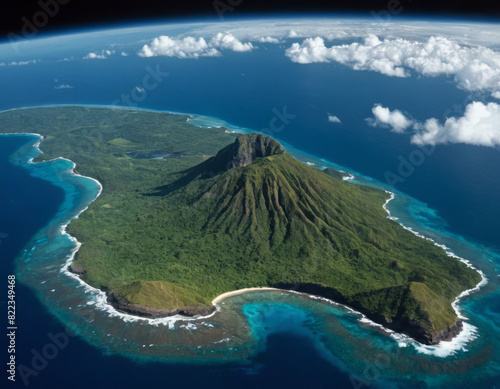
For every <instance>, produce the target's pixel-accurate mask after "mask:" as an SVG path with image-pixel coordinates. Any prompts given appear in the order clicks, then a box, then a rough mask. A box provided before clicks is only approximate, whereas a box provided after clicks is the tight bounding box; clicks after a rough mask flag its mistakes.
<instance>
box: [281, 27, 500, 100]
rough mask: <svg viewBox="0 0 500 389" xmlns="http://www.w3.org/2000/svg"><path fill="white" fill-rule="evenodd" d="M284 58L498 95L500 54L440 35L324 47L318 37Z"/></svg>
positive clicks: (292, 49)
mask: <svg viewBox="0 0 500 389" xmlns="http://www.w3.org/2000/svg"><path fill="white" fill-rule="evenodd" d="M286 55H287V56H288V57H289V58H290V59H291V60H292V61H293V62H297V63H301V64H309V63H314V62H331V61H335V62H339V63H341V64H344V65H347V66H350V67H351V68H352V69H354V70H370V71H375V72H378V73H382V74H384V75H386V76H391V77H408V76H410V74H411V73H410V71H414V72H416V73H419V74H422V75H424V76H429V77H435V76H441V75H447V76H453V77H454V79H455V82H456V83H457V85H458V87H459V88H461V89H465V90H467V91H488V92H491V93H496V92H500V53H499V52H496V51H494V50H492V49H489V48H486V47H483V46H461V45H459V44H458V43H456V42H455V41H453V40H450V39H448V38H446V37H442V36H438V37H435V36H431V37H429V38H428V39H427V40H425V41H421V42H417V41H409V40H405V39H400V38H399V39H384V40H383V41H381V40H380V39H379V38H378V37H377V36H375V35H373V34H369V35H368V36H366V37H365V38H364V41H363V43H358V42H355V43H351V44H348V45H347V44H345V45H338V46H332V47H326V46H325V41H324V39H323V38H321V37H316V38H308V39H306V40H304V41H303V42H302V43H301V44H299V43H294V44H292V46H291V47H289V48H288V49H287V50H286Z"/></svg>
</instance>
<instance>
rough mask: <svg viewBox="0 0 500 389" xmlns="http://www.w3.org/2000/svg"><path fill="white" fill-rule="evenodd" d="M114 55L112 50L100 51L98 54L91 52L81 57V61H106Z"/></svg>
mask: <svg viewBox="0 0 500 389" xmlns="http://www.w3.org/2000/svg"><path fill="white" fill-rule="evenodd" d="M114 53H115V51H114V50H101V51H100V52H98V51H93V52H91V53H88V54H87V55H86V56H85V57H83V59H107V58H108V57H109V56H110V55H112V54H114Z"/></svg>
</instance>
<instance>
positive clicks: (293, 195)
mask: <svg viewBox="0 0 500 389" xmlns="http://www.w3.org/2000/svg"><path fill="white" fill-rule="evenodd" d="M2 123H3V126H2V131H3V132H9V133H17V132H19V133H21V132H32V133H39V134H41V135H42V136H43V137H44V139H43V142H42V143H41V145H40V148H41V150H42V151H43V154H41V155H39V156H38V157H37V158H36V159H35V162H41V161H44V160H50V159H53V158H58V157H64V158H67V159H70V160H72V161H74V162H75V163H76V171H77V173H78V174H82V175H84V176H88V177H92V178H94V179H96V180H98V181H99V182H100V183H101V184H102V187H103V191H102V194H101V195H100V196H99V197H98V198H97V199H96V200H95V201H94V202H93V203H92V204H91V205H90V206H89V208H88V209H87V210H86V211H85V212H83V213H82V214H81V215H80V217H79V218H78V219H75V220H73V221H72V222H71V223H70V225H69V226H68V232H69V233H70V234H71V235H72V236H74V237H76V239H77V240H78V241H80V242H81V243H82V246H81V248H80V249H79V251H78V253H77V255H76V257H75V260H74V261H73V263H72V264H71V266H70V270H71V271H73V272H74V273H76V274H78V275H79V277H81V279H82V280H84V281H85V282H86V283H88V284H90V285H92V286H94V287H96V288H99V289H101V290H104V291H106V293H107V295H108V299H109V303H110V304H112V305H113V306H114V307H115V308H116V309H118V310H120V311H123V312H127V313H130V314H133V315H140V316H145V317H162V316H169V315H175V314H182V315H187V316H203V315H207V314H210V313H211V312H213V311H214V309H215V305H214V304H213V301H214V299H216V297H217V296H219V295H221V294H224V293H227V292H231V291H235V290H239V289H244V288H258V287H268V288H279V289H284V290H293V291H297V292H303V293H307V294H311V295H315V296H321V297H325V298H327V299H330V300H333V301H335V302H338V303H341V304H345V305H347V306H349V307H352V308H353V309H355V310H358V311H359V312H361V313H363V314H364V315H366V316H367V317H368V318H370V319H371V320H373V321H375V322H377V323H379V324H381V325H383V326H384V327H386V328H389V329H391V330H394V331H397V332H400V333H404V334H407V335H409V336H411V337H412V338H414V339H415V340H417V341H419V342H421V343H424V344H437V343H439V342H440V341H442V340H450V339H452V338H453V337H454V336H455V335H457V334H458V333H459V332H460V330H461V328H462V321H461V320H460V319H459V318H458V317H457V313H456V312H455V310H454V308H453V306H452V303H453V301H454V300H455V299H456V297H457V296H458V295H460V294H461V293H462V292H463V291H465V290H468V289H471V288H474V287H475V286H476V285H477V284H478V283H479V282H480V281H481V276H480V274H479V273H478V272H477V271H476V270H474V269H473V268H470V267H468V266H467V265H466V264H464V263H463V262H461V261H459V260H457V259H456V258H454V257H451V256H449V255H447V253H446V252H445V250H443V249H442V248H441V247H438V246H437V245H435V244H433V242H431V241H429V240H426V239H423V238H421V237H419V236H417V235H415V234H413V233H412V232H410V231H408V230H407V229H405V228H403V227H402V226H401V225H400V224H399V223H397V222H396V221H394V220H392V219H390V218H388V217H387V216H388V215H387V213H386V211H385V210H384V208H383V206H384V204H385V203H386V202H387V200H388V199H389V196H390V194H388V193H387V192H386V191H383V190H380V189H376V188H372V187H367V186H362V185H358V184H353V183H350V182H347V181H345V180H343V178H344V175H343V174H341V173H339V172H336V171H335V170H333V169H328V170H327V171H322V170H320V169H318V168H315V167H311V166H309V165H307V164H304V163H302V162H300V161H299V160H297V159H295V158H293V157H292V156H290V155H289V154H288V153H287V152H286V151H285V149H284V148H283V147H282V146H281V144H280V143H279V142H277V141H276V140H274V139H272V138H270V137H268V136H265V135H262V134H257V133H254V134H236V133H233V132H231V131H228V130H227V129H224V128H212V129H204V128H199V127H195V126H193V125H190V124H189V116H186V115H174V114H168V113H160V112H148V111H141V110H136V109H126V110H124V109H110V108H97V107H92V108H90V107H46V108H32V109H23V110H16V111H11V112H4V113H2Z"/></svg>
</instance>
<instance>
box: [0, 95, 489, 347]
mask: <svg viewBox="0 0 500 389" xmlns="http://www.w3.org/2000/svg"><path fill="white" fill-rule="evenodd" d="M69 106H75V105H69ZM100 107H101V108H103V109H104V108H114V109H130V110H139V109H132V108H126V107H103V106H100ZM29 108H34V107H26V108H24V109H29ZM13 110H15V109H13ZM2 112H4V111H2ZM155 112H163V113H172V112H167V111H155ZM173 114H182V113H173ZM182 115H186V114H182ZM4 135H34V136H37V137H38V138H39V139H38V141H37V142H36V143H35V144H33V147H34V148H36V149H37V150H38V151H39V152H40V153H42V151H41V150H40V148H39V146H40V144H41V143H42V141H43V139H44V138H43V136H42V135H40V134H36V133H17V134H4ZM33 159H34V158H31V159H30V160H29V161H28V163H31V164H34V163H35V162H33ZM58 159H62V160H66V161H68V162H71V164H72V167H71V169H70V171H69V173H70V175H73V176H78V177H83V178H86V179H90V180H92V181H94V182H95V183H96V184H97V185H98V186H99V191H98V193H97V195H96V196H95V197H94V198H93V200H92V201H90V202H89V203H88V205H87V206H86V207H85V208H84V209H82V210H80V211H79V212H78V214H77V215H76V216H74V217H73V218H72V219H71V220H69V221H67V222H66V223H65V224H64V225H62V226H61V227H60V232H61V234H62V235H66V236H67V237H68V238H69V239H70V240H71V241H72V242H73V243H74V244H75V248H74V249H73V250H72V253H71V255H70V256H69V257H68V259H67V261H66V263H65V265H64V266H63V268H61V270H60V271H61V272H62V273H64V274H66V275H68V276H70V277H72V278H73V279H75V280H78V282H79V283H80V284H81V285H83V286H84V287H85V288H86V290H85V292H86V293H88V292H91V293H92V294H94V295H96V302H95V303H94V304H96V307H99V308H102V309H103V310H105V311H107V312H108V313H109V314H110V315H111V316H120V317H121V318H122V319H123V320H124V321H135V320H141V321H147V322H149V323H150V324H152V325H158V324H168V326H169V328H172V324H173V323H175V322H176V321H190V320H200V319H206V318H209V317H212V316H213V315H214V314H215V313H216V312H218V311H220V307H219V306H218V303H219V302H221V301H222V300H224V299H225V298H228V297H231V296H235V295H239V294H243V293H249V292H254V291H268V290H273V291H282V292H288V293H300V294H302V295H305V296H307V297H309V298H313V299H322V300H324V301H327V302H329V303H332V304H335V305H340V306H343V307H345V308H346V309H348V310H350V311H352V312H353V313H357V314H359V315H361V316H362V318H361V319H359V321H360V322H365V323H368V324H370V325H373V326H376V327H381V328H383V329H384V330H385V331H386V332H388V333H394V331H392V330H389V329H387V328H384V327H383V326H382V325H380V324H378V323H376V322H373V321H371V320H369V319H367V318H366V317H365V315H363V314H362V313H361V312H359V311H356V310H354V309H352V308H350V307H347V306H345V305H343V304H340V303H337V302H335V301H333V300H330V299H326V298H323V297H319V296H316V295H312V294H307V293H303V292H297V291H293V290H286V289H278V288H269V287H263V288H245V289H240V290H236V291H230V292H226V293H223V294H221V295H219V296H217V297H216V298H215V299H214V300H213V301H212V304H213V305H214V306H215V308H216V310H215V311H214V312H213V313H211V314H210V315H208V316H195V317H187V316H182V315H175V316H171V317H165V318H158V319H149V318H144V317H141V316H134V315H130V314H126V313H123V312H120V311H117V310H116V309H114V308H113V307H112V306H111V305H110V304H108V301H107V295H106V293H105V292H103V291H101V290H99V289H96V288H93V287H92V286H90V285H88V284H87V283H85V282H84V281H83V280H82V279H81V278H80V277H79V276H78V275H76V274H74V273H72V272H71V271H69V266H70V265H71V263H72V262H73V260H74V258H75V255H76V253H77V252H78V250H79V248H80V247H81V245H82V243H80V242H78V240H77V239H76V238H74V237H73V236H71V235H70V234H69V233H68V232H67V226H68V225H69V223H70V222H71V221H72V220H73V219H76V218H78V216H79V215H80V214H81V213H82V212H84V211H85V210H87V209H88V207H89V206H90V204H91V203H92V202H93V201H95V199H97V198H98V197H99V196H100V194H101V193H102V190H103V188H102V185H101V183H100V182H99V181H97V180H96V179H94V178H92V177H86V176H82V175H79V174H77V173H75V172H74V168H75V167H76V164H75V163H74V162H73V161H70V160H68V159H66V158H62V157H58V158H54V159H52V160H50V161H53V160H58ZM44 162H48V161H44ZM37 163H43V162H37ZM387 192H388V193H390V194H391V197H390V198H389V199H388V200H387V201H386V202H385V204H384V205H383V208H384V209H385V210H386V212H387V213H388V218H390V219H392V220H395V221H397V218H395V217H393V216H391V214H390V212H389V210H388V209H387V205H388V204H389V202H390V201H391V200H393V199H394V198H395V195H394V193H393V192H389V191H387ZM398 224H400V225H401V226H402V227H403V228H405V229H407V230H409V231H411V232H413V233H414V234H415V235H417V236H418V237H420V238H425V239H427V240H430V241H432V242H433V243H434V244H435V245H437V246H439V247H441V248H443V249H445V251H446V252H447V254H448V255H449V256H451V257H454V258H456V259H459V260H461V261H462V262H464V263H466V264H467V266H469V267H471V268H473V269H475V270H476V271H478V272H479V273H480V275H481V277H482V280H481V282H479V283H478V284H477V285H476V286H475V287H474V288H472V289H469V290H466V291H464V292H462V293H461V294H460V295H459V296H457V298H456V299H455V301H454V303H453V304H452V305H453V308H454V309H455V312H456V313H457V316H459V317H460V318H463V316H461V315H460V312H459V310H458V307H457V305H456V304H457V303H458V302H459V300H460V299H461V298H462V297H464V296H466V295H469V294H471V293H472V292H473V291H475V290H478V289H479V288H480V287H481V286H483V285H485V284H486V283H487V279H486V277H485V276H484V274H483V273H482V272H481V271H479V270H477V269H476V268H475V267H473V266H472V265H471V264H470V262H469V261H467V260H465V259H463V258H460V257H458V256H456V255H454V254H453V253H451V252H449V249H448V248H447V247H446V246H444V245H440V244H438V243H437V242H435V241H434V240H432V239H430V238H427V237H425V236H423V235H421V234H419V233H418V232H416V231H414V230H413V229H411V228H410V227H406V226H404V225H403V224H401V223H399V222H398ZM89 305H93V304H89ZM464 319H466V318H464ZM471 327H472V326H471ZM473 328H475V327H473ZM463 332H464V331H462V333H463ZM395 334H397V336H402V337H405V335H403V334H398V333H395ZM408 339H410V340H411V341H413V342H415V343H416V344H418V345H421V346H423V347H431V348H436V347H438V346H439V345H441V344H442V342H440V344H439V345H436V346H426V345H423V344H421V343H418V342H416V341H414V340H413V339H411V338H409V337H408ZM398 344H399V342H398Z"/></svg>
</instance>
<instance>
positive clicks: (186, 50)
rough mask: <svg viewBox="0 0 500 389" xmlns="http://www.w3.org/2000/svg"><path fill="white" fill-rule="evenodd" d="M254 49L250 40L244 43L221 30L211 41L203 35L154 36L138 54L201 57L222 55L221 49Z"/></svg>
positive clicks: (239, 50) (142, 55)
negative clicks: (198, 36)
mask: <svg viewBox="0 0 500 389" xmlns="http://www.w3.org/2000/svg"><path fill="white" fill-rule="evenodd" d="M252 49H254V46H253V45H252V44H251V43H250V42H247V43H243V42H241V41H240V40H238V39H237V38H235V37H234V36H233V35H232V34H230V33H221V32H220V33H218V34H217V35H215V36H214V37H213V38H212V39H210V40H209V41H206V40H205V39H204V38H203V37H200V38H194V37H191V36H188V37H185V38H182V39H176V38H171V37H169V36H166V35H162V36H159V37H157V38H154V39H153V41H152V42H151V43H150V44H149V45H144V46H143V47H142V49H141V50H140V51H139V53H138V54H139V56H140V57H156V56H166V57H177V58H199V57H216V56H220V55H221V52H220V50H231V51H236V52H244V51H250V50H252Z"/></svg>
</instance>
